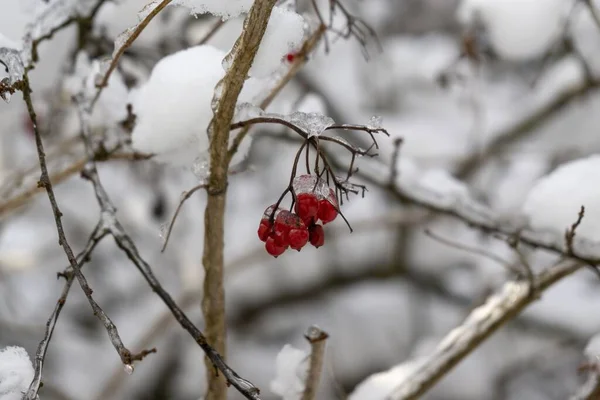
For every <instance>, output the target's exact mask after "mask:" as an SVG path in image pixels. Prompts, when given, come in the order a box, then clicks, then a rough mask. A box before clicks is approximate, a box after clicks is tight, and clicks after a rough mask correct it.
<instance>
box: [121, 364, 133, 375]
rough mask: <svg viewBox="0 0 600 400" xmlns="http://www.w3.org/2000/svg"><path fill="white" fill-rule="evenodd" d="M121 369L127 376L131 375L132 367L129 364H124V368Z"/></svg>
mask: <svg viewBox="0 0 600 400" xmlns="http://www.w3.org/2000/svg"><path fill="white" fill-rule="evenodd" d="M123 369H124V370H125V373H126V374H127V375H131V374H133V365H131V364H125V366H124V367H123Z"/></svg>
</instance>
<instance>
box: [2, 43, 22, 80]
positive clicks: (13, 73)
mask: <svg viewBox="0 0 600 400" xmlns="http://www.w3.org/2000/svg"><path fill="white" fill-rule="evenodd" d="M0 63H2V64H3V65H4V67H5V68H6V71H7V73H8V84H9V85H14V84H15V83H17V82H19V81H20V80H21V79H23V73H24V72H25V67H24V65H23V61H22V60H21V56H20V54H19V51H18V50H17V49H14V48H8V47H0Z"/></svg>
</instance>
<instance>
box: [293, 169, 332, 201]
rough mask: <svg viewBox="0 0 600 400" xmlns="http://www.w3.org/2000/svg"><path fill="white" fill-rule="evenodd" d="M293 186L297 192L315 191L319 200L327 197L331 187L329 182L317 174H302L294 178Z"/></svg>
mask: <svg viewBox="0 0 600 400" xmlns="http://www.w3.org/2000/svg"><path fill="white" fill-rule="evenodd" d="M292 187H293V188H294V192H296V194H297V195H298V194H302V193H314V194H315V195H316V196H317V199H318V200H321V199H327V198H328V197H329V195H330V192H329V191H330V188H329V186H327V183H326V182H325V181H324V180H323V179H321V178H319V177H317V176H315V175H300V176H297V177H295V178H294V181H293V182H292Z"/></svg>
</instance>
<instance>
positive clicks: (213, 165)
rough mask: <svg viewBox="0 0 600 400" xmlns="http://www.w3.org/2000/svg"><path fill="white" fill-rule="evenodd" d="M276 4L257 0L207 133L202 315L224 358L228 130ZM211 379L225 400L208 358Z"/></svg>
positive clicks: (214, 396)
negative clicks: (224, 262)
mask: <svg viewBox="0 0 600 400" xmlns="http://www.w3.org/2000/svg"><path fill="white" fill-rule="evenodd" d="M275 3H276V0H257V1H256V2H254V5H253V6H252V8H251V9H250V13H249V14H248V16H247V18H246V20H245V22H244V30H243V32H242V34H241V35H240V37H239V38H238V40H237V42H236V44H235V46H234V48H233V50H232V53H231V54H229V55H228V57H232V60H233V61H232V64H231V67H230V69H229V70H228V71H227V73H226V74H225V77H224V78H223V79H222V80H221V82H219V85H218V86H219V88H220V90H219V92H220V93H221V97H220V99H218V104H217V106H216V109H215V115H214V118H213V120H212V122H211V126H210V128H209V132H210V133H211V141H210V150H209V151H210V176H209V179H208V188H207V194H208V196H207V197H208V199H207V204H206V210H205V214H204V227H205V231H204V255H203V257H202V264H203V265H204V270H205V275H204V297H203V299H202V312H203V314H204V322H205V325H206V327H205V329H206V339H207V340H208V343H210V344H211V345H212V346H213V347H214V348H215V350H216V351H217V352H218V353H219V354H221V355H222V356H223V357H225V354H226V353H225V336H226V330H225V294H224V290H223V247H224V214H225V198H226V191H227V171H228V169H229V159H228V157H227V150H228V148H227V147H228V143H229V131H230V124H231V120H232V119H233V115H234V111H235V105H236V102H237V98H238V96H239V94H240V92H241V90H242V87H243V85H244V81H245V79H246V76H247V75H248V71H249V70H250V67H251V65H252V62H253V61H254V56H255V55H256V51H257V50H258V46H259V45H260V42H261V40H262V37H263V35H264V33H265V30H266V29H267V23H268V22H269V18H270V16H271V11H272V9H273V7H274V6H275ZM206 367H207V375H208V391H207V394H206V399H207V400H225V399H226V392H227V386H226V381H225V380H224V379H222V378H220V377H218V376H217V374H216V373H215V371H214V369H213V365H212V363H211V362H210V361H209V360H208V359H206Z"/></svg>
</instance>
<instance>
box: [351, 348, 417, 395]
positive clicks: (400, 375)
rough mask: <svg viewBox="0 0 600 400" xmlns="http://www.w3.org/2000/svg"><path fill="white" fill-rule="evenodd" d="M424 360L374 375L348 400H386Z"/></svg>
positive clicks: (409, 362)
mask: <svg viewBox="0 0 600 400" xmlns="http://www.w3.org/2000/svg"><path fill="white" fill-rule="evenodd" d="M422 363H423V358H416V359H412V360H408V361H406V362H404V363H402V364H399V365H396V366H395V367H393V368H392V369H389V370H387V371H383V372H379V373H377V374H373V375H371V376H370V377H368V378H367V379H365V380H364V381H362V382H361V383H360V384H359V385H358V386H357V387H356V389H354V392H352V393H351V394H350V396H349V397H348V400H385V399H386V398H387V397H388V396H389V395H390V394H391V393H392V391H393V390H394V389H395V388H396V387H397V386H398V385H400V384H401V383H402V382H404V381H405V380H406V379H408V378H410V376H411V375H412V374H413V373H415V372H416V371H417V369H418V368H419V367H420V366H421V364H422Z"/></svg>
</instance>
